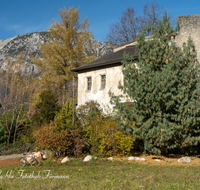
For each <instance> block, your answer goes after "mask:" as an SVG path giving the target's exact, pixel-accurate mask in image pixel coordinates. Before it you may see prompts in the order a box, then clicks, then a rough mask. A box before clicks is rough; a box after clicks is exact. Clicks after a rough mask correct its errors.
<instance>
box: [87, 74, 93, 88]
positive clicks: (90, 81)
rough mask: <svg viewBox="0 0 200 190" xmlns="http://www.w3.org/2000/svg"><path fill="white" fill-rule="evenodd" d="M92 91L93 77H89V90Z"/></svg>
mask: <svg viewBox="0 0 200 190" xmlns="http://www.w3.org/2000/svg"><path fill="white" fill-rule="evenodd" d="M91 89H92V77H87V90H91Z"/></svg>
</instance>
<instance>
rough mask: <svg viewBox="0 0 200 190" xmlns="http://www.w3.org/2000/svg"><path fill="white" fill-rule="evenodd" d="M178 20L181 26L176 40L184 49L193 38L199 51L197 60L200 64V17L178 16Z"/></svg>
mask: <svg viewBox="0 0 200 190" xmlns="http://www.w3.org/2000/svg"><path fill="white" fill-rule="evenodd" d="M177 20H178V22H179V25H180V31H179V33H178V35H177V36H176V38H175V42H176V44H177V45H178V46H179V47H182V45H183V43H184V42H187V40H188V38H189V37H190V36H191V37H192V40H193V42H194V44H195V48H196V51H197V59H198V61H199V62H200V15H184V16H178V17H177Z"/></svg>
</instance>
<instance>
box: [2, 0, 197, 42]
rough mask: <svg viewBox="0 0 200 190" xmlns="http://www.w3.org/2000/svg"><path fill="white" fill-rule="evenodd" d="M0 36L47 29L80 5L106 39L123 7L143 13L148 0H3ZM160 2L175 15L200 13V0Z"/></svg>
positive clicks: (96, 34) (99, 35)
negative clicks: (62, 11)
mask: <svg viewBox="0 0 200 190" xmlns="http://www.w3.org/2000/svg"><path fill="white" fill-rule="evenodd" d="M0 1H1V5H0V39H7V38H11V37H14V36H16V35H20V34H24V33H30V32H37V31H44V30H47V29H48V28H49V24H50V23H51V20H52V19H55V20H58V21H59V20H60V17H59V9H63V7H64V6H65V7H66V8H68V7H70V6H74V7H75V8H77V7H80V11H79V13H80V16H81V18H82V19H83V18H84V17H88V19H89V20H90V30H91V31H92V32H93V35H94V37H95V39H97V40H100V41H105V39H106V34H107V33H108V32H109V26H110V24H112V23H114V22H117V21H118V18H119V17H120V16H121V15H122V11H123V10H126V8H127V7H128V6H133V7H134V9H135V11H136V12H137V13H138V14H142V12H143V6H144V4H145V3H147V2H149V3H150V2H152V1H147V0H98V1H95V0H73V1H72V0H57V1H56V0H34V1H27V0H7V1H6V0H0ZM157 3H158V4H159V5H160V6H163V7H165V6H167V10H168V13H170V14H171V16H172V17H173V19H176V17H177V16H178V15H189V14H200V0H190V1H188V0H166V1H163V0H157Z"/></svg>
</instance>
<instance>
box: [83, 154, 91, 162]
mask: <svg viewBox="0 0 200 190" xmlns="http://www.w3.org/2000/svg"><path fill="white" fill-rule="evenodd" d="M90 160H92V156H90V155H88V156H86V157H85V158H84V160H83V162H88V161H90Z"/></svg>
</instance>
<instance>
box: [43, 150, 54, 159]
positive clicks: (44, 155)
mask: <svg viewBox="0 0 200 190" xmlns="http://www.w3.org/2000/svg"><path fill="white" fill-rule="evenodd" d="M50 155H53V153H52V151H50V150H43V151H42V158H43V159H47V158H48V157H50Z"/></svg>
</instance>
